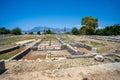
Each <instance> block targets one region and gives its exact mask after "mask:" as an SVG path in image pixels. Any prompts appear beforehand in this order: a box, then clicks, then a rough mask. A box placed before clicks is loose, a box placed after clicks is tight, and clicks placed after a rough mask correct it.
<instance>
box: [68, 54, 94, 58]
mask: <svg viewBox="0 0 120 80" xmlns="http://www.w3.org/2000/svg"><path fill="white" fill-rule="evenodd" d="M95 55H96V54H84V55H71V56H67V57H66V58H67V59H75V58H93V57H94V56H95Z"/></svg>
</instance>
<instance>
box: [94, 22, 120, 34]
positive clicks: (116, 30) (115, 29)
mask: <svg viewBox="0 0 120 80" xmlns="http://www.w3.org/2000/svg"><path fill="white" fill-rule="evenodd" d="M95 34H97V35H120V24H115V25H112V26H107V27H105V28H103V29H97V30H96V32H95Z"/></svg>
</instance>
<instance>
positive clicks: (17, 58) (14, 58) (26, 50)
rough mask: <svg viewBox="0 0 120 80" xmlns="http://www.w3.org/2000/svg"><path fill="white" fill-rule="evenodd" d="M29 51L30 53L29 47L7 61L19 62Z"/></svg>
mask: <svg viewBox="0 0 120 80" xmlns="http://www.w3.org/2000/svg"><path fill="white" fill-rule="evenodd" d="M29 51H30V47H29V48H26V49H25V50H23V51H22V52H20V53H18V54H17V55H15V56H13V57H11V58H10V59H8V61H10V60H19V59H21V58H22V57H23V56H25V55H26V54H27V53H28V52H29Z"/></svg>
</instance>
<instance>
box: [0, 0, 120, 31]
mask: <svg viewBox="0 0 120 80" xmlns="http://www.w3.org/2000/svg"><path fill="white" fill-rule="evenodd" d="M119 4H120V0H0V27H6V28H9V29H13V28H14V27H17V26H18V27H20V28H21V29H22V30H29V29H32V28H33V27H36V26H48V27H59V28H63V27H68V28H71V27H74V26H75V27H78V28H79V27H80V24H81V19H82V18H83V17H85V16H93V17H95V18H98V20H99V27H105V26H107V25H113V24H118V23H119V24H120V5H119Z"/></svg>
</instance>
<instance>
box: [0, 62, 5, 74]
mask: <svg viewBox="0 0 120 80" xmlns="http://www.w3.org/2000/svg"><path fill="white" fill-rule="evenodd" d="M5 70H6V69H5V62H4V61H0V74H2V73H3V72H4V71H5Z"/></svg>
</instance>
